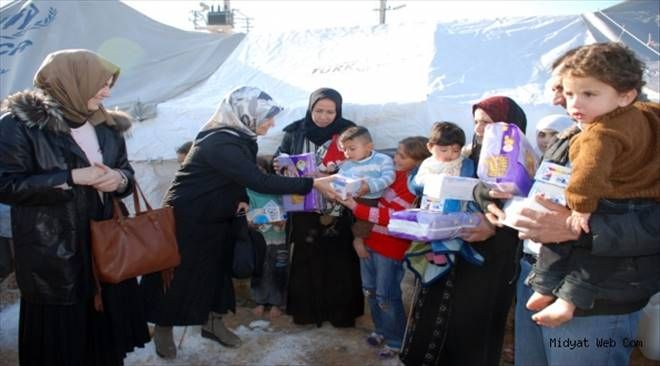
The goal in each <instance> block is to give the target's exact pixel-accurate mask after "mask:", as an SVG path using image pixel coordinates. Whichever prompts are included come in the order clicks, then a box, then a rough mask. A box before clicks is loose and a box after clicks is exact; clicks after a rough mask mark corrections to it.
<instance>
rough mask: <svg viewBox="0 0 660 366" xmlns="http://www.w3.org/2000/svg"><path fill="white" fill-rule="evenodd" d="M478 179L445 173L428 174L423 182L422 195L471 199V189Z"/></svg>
mask: <svg viewBox="0 0 660 366" xmlns="http://www.w3.org/2000/svg"><path fill="white" fill-rule="evenodd" d="M477 183H479V180H478V179H475V178H469V177H457V176H454V175H446V174H430V175H429V176H428V177H427V178H426V183H425V184H424V195H425V196H428V197H429V198H436V199H453V200H460V201H473V196H472V191H474V186H475V185H477Z"/></svg>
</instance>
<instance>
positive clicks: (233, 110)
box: [202, 86, 283, 139]
mask: <svg viewBox="0 0 660 366" xmlns="http://www.w3.org/2000/svg"><path fill="white" fill-rule="evenodd" d="M282 109H283V108H282V107H281V106H279V105H278V104H276V103H275V101H273V98H271V97H270V95H268V94H267V93H266V92H264V91H262V90H261V89H258V88H254V87H251V86H243V87H240V88H238V89H235V90H234V91H232V92H231V93H229V95H228V96H227V97H225V99H223V100H222V102H220V105H219V106H218V109H217V110H216V111H215V113H214V114H213V116H211V119H209V121H208V122H206V124H205V125H204V127H202V131H206V130H210V129H212V128H220V127H229V128H232V129H234V130H238V131H240V132H242V133H244V134H246V135H248V136H250V137H253V138H255V139H256V138H257V134H256V133H255V131H256V129H257V127H258V126H260V125H261V124H262V123H264V122H265V121H266V120H267V119H269V118H271V117H274V116H275V115H276V114H278V113H280V112H281V111H282Z"/></svg>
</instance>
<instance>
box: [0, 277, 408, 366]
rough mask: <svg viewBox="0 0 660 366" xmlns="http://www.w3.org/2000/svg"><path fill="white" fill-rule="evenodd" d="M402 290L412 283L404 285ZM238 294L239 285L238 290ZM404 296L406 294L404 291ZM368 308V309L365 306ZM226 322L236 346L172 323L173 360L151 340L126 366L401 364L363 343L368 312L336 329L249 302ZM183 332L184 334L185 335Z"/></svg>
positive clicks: (9, 311) (12, 333)
mask: <svg viewBox="0 0 660 366" xmlns="http://www.w3.org/2000/svg"><path fill="white" fill-rule="evenodd" d="M406 282H407V281H404V294H409V291H410V288H409V287H407V286H406V285H405V283H406ZM239 293H240V290H239ZM404 298H405V295H404ZM365 310H366V309H365ZM266 313H267V312H266ZM18 315H19V303H18V301H16V300H13V301H12V303H10V304H5V306H4V307H2V308H0V366H5V365H7V366H9V365H17V364H18ZM224 319H225V323H226V324H227V326H228V327H229V328H230V329H232V330H233V331H234V332H235V333H237V334H238V336H239V337H241V339H242V340H243V344H242V345H241V346H240V347H238V348H233V349H232V348H227V347H223V346H221V345H220V344H218V343H216V342H214V341H212V340H209V339H206V338H202V337H201V335H200V333H201V331H200V327H199V326H191V327H187V328H186V327H176V328H175V330H174V338H175V342H176V343H177V344H180V345H181V347H180V348H179V350H178V357H177V358H176V359H175V360H164V359H162V358H160V357H158V356H157V355H156V353H155V351H154V344H153V343H152V342H150V343H148V344H147V345H145V347H144V348H140V349H137V350H135V351H134V352H132V353H130V354H129V355H128V356H127V357H126V359H125V360H124V361H125V364H126V365H127V366H161V365H163V366H168V365H172V366H179V365H186V366H189V365H191V366H202V365H232V366H233V365H268V366H270V365H314V366H317V365H318V366H323V365H342V366H344V365H346V366H351V365H359V366H368V365H379V366H395V365H401V363H400V362H399V361H398V359H390V360H381V359H380V358H379V357H378V355H377V353H378V349H376V348H372V347H370V346H369V345H367V343H366V337H367V335H368V334H369V333H370V332H371V329H372V326H373V325H372V322H371V319H370V316H369V315H368V313H367V314H365V315H364V316H362V317H360V318H358V319H357V322H356V326H355V327H354V328H334V327H332V326H331V325H330V324H329V323H324V324H323V326H321V327H320V328H317V327H316V326H315V325H308V326H299V325H295V324H293V322H292V320H291V317H289V316H280V317H278V318H275V319H273V320H272V321H271V320H270V319H269V318H268V317H267V316H264V317H261V318H259V317H256V316H255V315H253V314H252V308H251V307H244V306H241V307H237V311H236V314H229V315H227V316H225V318H224ZM184 333H185V334H184Z"/></svg>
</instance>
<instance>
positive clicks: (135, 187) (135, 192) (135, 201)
mask: <svg viewBox="0 0 660 366" xmlns="http://www.w3.org/2000/svg"><path fill="white" fill-rule="evenodd" d="M138 192H139V193H140V196H142V200H143V201H144V205H145V206H146V210H145V211H151V210H152V208H151V205H150V204H149V201H147V197H145V195H144V192H142V188H140V185H139V184H138V182H137V180H135V181H134V182H133V207H135V214H136V215H137V214H139V213H142V212H143V211H142V208H141V207H140V198H139V197H138Z"/></svg>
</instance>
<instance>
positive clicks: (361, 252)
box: [353, 240, 369, 258]
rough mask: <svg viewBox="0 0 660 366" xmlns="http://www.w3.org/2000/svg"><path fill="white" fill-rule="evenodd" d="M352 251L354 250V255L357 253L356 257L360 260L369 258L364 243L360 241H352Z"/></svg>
mask: <svg viewBox="0 0 660 366" xmlns="http://www.w3.org/2000/svg"><path fill="white" fill-rule="evenodd" d="M353 249H355V253H357V256H358V257H360V258H369V252H368V251H367V248H366V247H365V246H364V243H362V242H361V241H360V242H358V241H357V240H355V241H353Z"/></svg>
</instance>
